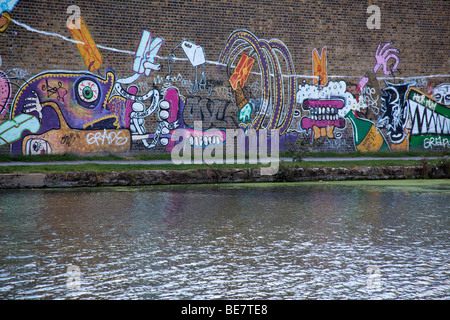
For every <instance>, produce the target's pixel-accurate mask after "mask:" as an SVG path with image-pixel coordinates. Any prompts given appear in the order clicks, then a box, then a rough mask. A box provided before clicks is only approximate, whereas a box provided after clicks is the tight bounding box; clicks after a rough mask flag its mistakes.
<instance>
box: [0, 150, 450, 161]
mask: <svg viewBox="0 0 450 320" xmlns="http://www.w3.org/2000/svg"><path fill="white" fill-rule="evenodd" d="M449 155H450V152H449V150H444V151H427V152H425V151H404V152H364V153H363V152H349V153H342V152H336V153H330V152H328V153H323V152H314V153H305V154H303V158H344V157H345V158H355V159H357V158H359V157H376V158H387V157H389V158H401V157H420V158H429V157H444V156H449ZM279 156H280V158H291V157H292V153H280V155H279ZM247 158H248V157H247ZM170 159H171V155H170V154H169V153H166V154H154V155H148V154H126V155H113V154H110V155H99V156H77V155H72V154H63V155H33V156H29V155H17V156H12V155H9V154H0V162H57V161H80V160H83V161H127V160H130V161H131V160H142V161H151V160H170Z"/></svg>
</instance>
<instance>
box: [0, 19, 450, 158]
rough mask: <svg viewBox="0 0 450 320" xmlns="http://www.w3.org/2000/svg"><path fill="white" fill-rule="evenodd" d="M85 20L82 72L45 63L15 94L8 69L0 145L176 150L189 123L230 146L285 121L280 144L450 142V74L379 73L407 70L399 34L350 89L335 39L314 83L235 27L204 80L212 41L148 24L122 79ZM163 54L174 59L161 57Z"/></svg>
mask: <svg viewBox="0 0 450 320" xmlns="http://www.w3.org/2000/svg"><path fill="white" fill-rule="evenodd" d="M1 21H3V20H0V22H1ZM78 22H79V25H77V26H76V27H73V26H72V27H69V26H68V31H69V33H70V34H71V36H72V39H73V40H74V41H75V44H76V46H77V49H78V51H79V53H80V56H81V60H82V62H83V64H84V66H85V67H86V70H85V71H64V70H49V71H43V72H41V73H39V74H37V75H34V76H32V77H31V78H28V79H27V80H26V81H25V83H24V84H23V85H22V86H17V87H18V89H17V90H16V93H15V96H14V98H12V95H13V87H12V86H11V84H12V82H11V75H10V73H8V72H5V71H4V70H0V115H1V114H6V113H7V112H9V119H8V120H4V121H3V123H0V145H8V146H10V148H11V153H12V154H49V153H59V154H62V153H75V154H89V153H121V152H129V151H130V150H133V149H136V150H151V149H155V150H157V152H164V151H165V152H170V151H171V150H172V149H173V148H174V146H175V144H176V143H177V141H172V139H171V137H172V133H173V132H174V130H176V129H178V128H184V129H186V130H185V136H184V139H185V140H186V141H189V144H190V145H191V146H192V147H193V148H205V147H207V146H209V145H222V144H225V143H226V138H227V137H226V134H225V130H226V129H229V128H235V129H237V128H241V129H242V130H244V131H247V130H249V129H252V130H260V129H267V130H269V131H274V130H279V134H280V136H281V137H285V139H282V140H280V141H282V143H284V142H285V141H288V140H290V139H295V138H296V137H304V138H305V139H307V140H308V141H309V142H310V143H311V145H312V146H316V145H322V146H324V147H325V148H326V149H327V150H331V149H332V150H335V149H339V150H341V149H344V148H345V149H346V150H347V151H348V150H349V149H352V148H353V150H358V151H360V152H377V151H394V150H409V149H410V148H411V149H414V148H422V149H431V148H445V147H448V146H449V142H448V141H449V140H448V139H449V131H450V124H449V121H450V120H449V116H450V115H449V109H450V108H449V106H450V84H448V83H442V84H440V85H437V86H436V87H435V88H432V87H430V84H429V83H426V81H425V82H424V81H423V79H422V80H421V79H416V81H395V78H394V79H393V80H389V81H387V80H386V81H384V82H380V81H379V79H377V73H379V74H382V75H383V76H393V75H394V73H395V72H397V71H398V66H399V63H400V51H399V50H398V49H397V48H393V44H392V42H386V43H383V42H379V43H378V45H377V48H376V50H375V55H374V57H375V64H374V65H373V66H371V67H370V69H369V70H368V71H367V72H366V73H365V74H364V75H363V76H362V77H361V78H360V81H359V82H358V83H357V84H356V87H354V89H353V90H352V86H354V84H350V83H349V82H347V81H344V80H337V81H333V80H330V79H331V78H332V77H330V76H329V75H328V74H327V63H328V61H327V50H328V49H327V47H323V48H322V49H321V51H320V53H319V50H317V49H316V48H314V49H313V50H312V77H311V76H310V78H312V79H313V80H312V83H311V84H309V83H307V82H306V81H305V80H304V81H303V83H302V84H297V78H298V75H296V73H295V69H294V61H293V60H292V56H291V53H290V52H289V50H288V48H287V46H286V44H285V43H283V42H282V41H281V40H278V39H271V40H266V39H262V38H259V37H257V36H256V35H255V34H253V33H251V32H249V31H247V30H236V31H234V32H232V33H231V34H230V35H229V37H228V39H227V40H226V41H224V47H223V50H222V51H221V52H220V54H218V61H217V62H214V63H213V64H214V65H216V66H219V68H218V71H217V72H218V73H215V74H218V76H216V78H215V79H207V74H208V72H207V70H208V68H207V65H208V64H210V63H211V62H210V61H208V60H206V53H207V52H206V51H207V50H206V49H207V48H204V47H203V46H201V45H200V44H199V43H198V42H195V41H188V40H182V41H181V42H179V44H178V45H176V46H175V47H174V48H172V49H170V48H166V47H165V46H166V45H165V41H164V39H163V38H162V37H158V36H154V35H153V34H152V32H150V31H148V30H143V31H142V33H141V35H140V39H139V43H138V44H137V46H136V50H135V52H133V62H132V65H131V67H130V75H128V76H126V77H118V76H117V75H116V73H115V71H114V70H112V69H108V68H107V69H106V70H105V71H104V72H103V73H102V72H101V68H102V65H103V64H104V61H103V58H102V55H101V54H100V49H99V48H100V47H101V46H97V45H96V44H95V42H94V40H93V38H92V35H91V34H90V32H89V30H88V28H87V25H86V22H85V20H84V19H83V18H82V17H80V19H79V21H78ZM75 25H76V24H75ZM0 28H1V25H0ZM177 50H178V51H181V52H182V55H183V58H177V57H176V56H175V53H176V52H177ZM164 52H169V54H168V55H167V57H166V58H164V59H166V61H167V69H165V68H164V69H163V68H162V66H161V64H160V63H158V62H157V60H158V59H161V57H160V55H164ZM214 54H215V53H213V52H212V53H208V56H210V55H211V56H212V55H214ZM0 61H1V60H0ZM175 63H176V64H178V63H187V64H188V66H190V67H192V69H189V68H187V69H183V70H192V73H190V74H189V72H187V73H188V74H181V73H178V74H172V68H171V67H173V66H174V64H175ZM0 65H1V64H0ZM94 71H95V73H94ZM147 80H150V81H151V82H153V86H152V85H148V83H147ZM420 88H426V89H427V93H423V92H422V91H423V90H419V89H420ZM182 92H183V94H182ZM184 93H185V94H184ZM197 121H201V123H202V128H200V129H199V128H197V127H196V126H195V123H196V122H197Z"/></svg>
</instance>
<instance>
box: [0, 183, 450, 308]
mask: <svg viewBox="0 0 450 320" xmlns="http://www.w3.org/2000/svg"><path fill="white" fill-rule="evenodd" d="M449 199H450V182H449V180H413V181H404V180H403V181H376V182H336V183H335V182H317V183H315V182H314V183H313V182H308V183H286V184H221V185H189V186H161V187H136V188H131V187H127V188H122V187H113V188H81V189H44V190H43V189H41V190H1V191H0V247H1V252H0V298H2V299H136V300H138V299H164V300H169V299H170V300H172V299H173V300H175V299H176V300H178V299H193V300H195V299H276V300H281V299H283V300H291V299H296V300H303V299H448V298H449V297H450V280H449V279H450V278H449V270H450V268H449V266H450V265H449V260H448V258H449V204H450V200H449Z"/></svg>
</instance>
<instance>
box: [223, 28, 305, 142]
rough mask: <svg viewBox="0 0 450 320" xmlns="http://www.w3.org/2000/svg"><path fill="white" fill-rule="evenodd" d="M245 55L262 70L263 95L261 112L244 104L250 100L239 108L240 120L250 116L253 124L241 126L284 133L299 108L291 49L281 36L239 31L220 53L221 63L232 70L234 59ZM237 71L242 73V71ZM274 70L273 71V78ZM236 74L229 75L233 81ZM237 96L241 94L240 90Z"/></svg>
mask: <svg viewBox="0 0 450 320" xmlns="http://www.w3.org/2000/svg"><path fill="white" fill-rule="evenodd" d="M244 55H246V56H248V57H250V58H252V59H254V60H255V63H253V62H252V63H251V65H252V66H253V67H252V69H254V66H256V65H258V67H259V71H255V72H257V73H260V78H261V89H262V95H261V97H260V107H259V111H258V112H256V113H255V112H253V110H254V109H256V108H255V107H254V106H248V107H245V105H247V102H246V103H245V104H244V106H243V107H242V108H241V109H240V110H239V117H240V118H241V119H245V120H248V119H251V124H248V125H247V124H241V127H242V128H249V127H251V128H253V129H254V130H259V129H262V128H265V129H267V130H275V129H278V130H279V132H280V134H281V135H282V134H284V133H286V132H287V131H288V129H289V127H290V125H291V122H292V119H293V116H294V111H295V107H296V101H295V93H296V79H295V77H294V75H295V70H294V63H293V61H292V57H291V54H290V52H289V50H288V49H287V47H286V45H285V44H284V43H283V42H282V41H280V40H278V39H272V40H265V39H260V38H257V37H256V36H255V35H254V34H252V33H251V32H249V31H246V30H237V31H235V32H233V33H232V34H231V35H230V36H229V38H228V40H227V41H226V43H225V46H224V49H223V50H222V52H221V54H220V58H219V63H222V64H225V65H227V70H229V69H230V68H231V66H232V65H234V64H235V61H240V60H237V59H238V58H239V59H242V57H243V56H244ZM281 59H282V60H284V63H285V69H286V74H283V73H282V69H281V66H282V65H281V63H282V60H281ZM244 60H246V61H247V63H248V62H249V61H250V60H249V59H247V58H244ZM246 66H247V67H246V68H242V69H243V71H244V70H245V71H249V70H248V69H249V65H248V64H246ZM235 71H236V72H238V73H240V72H241V71H240V70H235ZM271 72H273V79H272V76H271ZM284 76H286V77H287V78H288V83H287V88H285V81H284ZM233 77H234V73H233V75H231V76H230V77H229V78H231V79H232V82H233ZM239 83H240V82H239ZM241 87H242V85H241ZM237 88H239V86H237ZM286 91H287V94H286ZM237 95H238V96H242V94H241V93H240V92H238V93H237ZM240 100H241V101H242V100H244V101H245V99H243V98H240ZM238 104H239V105H241V104H242V103H239V102H238Z"/></svg>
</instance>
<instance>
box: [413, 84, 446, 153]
mask: <svg viewBox="0 0 450 320" xmlns="http://www.w3.org/2000/svg"><path fill="white" fill-rule="evenodd" d="M435 92H436V91H435ZM438 92H440V91H438ZM407 97H408V101H409V108H410V109H409V111H410V115H411V148H413V149H417V148H418V149H421V148H423V149H436V148H438V149H440V148H448V147H450V108H449V107H448V106H446V105H444V104H442V103H440V101H441V102H442V99H441V100H439V101H438V100H436V99H435V98H434V97H430V96H428V95H427V94H425V93H422V92H420V91H419V90H417V89H415V88H411V89H409V91H408V93H407Z"/></svg>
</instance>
